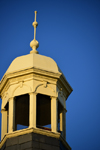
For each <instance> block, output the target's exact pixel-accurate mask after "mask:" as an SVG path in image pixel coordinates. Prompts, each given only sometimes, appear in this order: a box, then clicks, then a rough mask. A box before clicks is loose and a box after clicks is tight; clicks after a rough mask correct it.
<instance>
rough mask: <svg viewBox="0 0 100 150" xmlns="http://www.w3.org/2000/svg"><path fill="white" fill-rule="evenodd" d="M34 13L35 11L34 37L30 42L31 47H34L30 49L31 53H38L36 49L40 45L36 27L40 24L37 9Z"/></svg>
mask: <svg viewBox="0 0 100 150" xmlns="http://www.w3.org/2000/svg"><path fill="white" fill-rule="evenodd" d="M34 13H35V18H34V22H33V23H32V25H33V27H34V39H33V40H32V41H31V42H30V47H31V48H32V50H31V51H30V54H31V53H36V54H38V51H37V50H36V49H37V48H38V47H39V42H38V41H37V40H36V27H37V26H38V23H37V22H36V14H37V11H34Z"/></svg>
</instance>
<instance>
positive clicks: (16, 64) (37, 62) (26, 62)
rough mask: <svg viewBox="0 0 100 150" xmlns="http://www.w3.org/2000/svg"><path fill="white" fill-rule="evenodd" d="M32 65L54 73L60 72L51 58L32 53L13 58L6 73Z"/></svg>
mask: <svg viewBox="0 0 100 150" xmlns="http://www.w3.org/2000/svg"><path fill="white" fill-rule="evenodd" d="M32 67H35V68H38V69H42V70H46V71H51V72H56V73H57V72H61V71H60V70H59V67H58V66H57V64H56V62H55V61H54V60H53V59H52V58H50V57H47V56H43V55H40V54H35V53H32V54H28V55H23V56H20V57H17V58H15V59H14V60H13V61H12V63H11V65H10V66H9V68H8V70H7V71H6V73H11V72H17V71H21V70H24V69H28V68H32Z"/></svg>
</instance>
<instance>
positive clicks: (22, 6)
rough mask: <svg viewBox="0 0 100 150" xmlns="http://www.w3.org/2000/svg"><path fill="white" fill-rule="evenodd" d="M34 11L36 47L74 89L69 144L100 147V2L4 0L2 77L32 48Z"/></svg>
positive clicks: (0, 2)
mask: <svg viewBox="0 0 100 150" xmlns="http://www.w3.org/2000/svg"><path fill="white" fill-rule="evenodd" d="M35 10H37V11H38V14H37V21H38V24H39V25H38V27H37V35H36V38H37V40H38V41H39V45H40V46H39V48H38V51H39V53H40V54H42V55H46V56H49V57H52V58H53V59H54V60H55V61H56V62H57V64H58V66H59V67H60V69H61V70H62V72H63V73H64V75H65V77H66V79H67V81H68V82H69V83H70V85H71V86H72V88H73V92H72V94H71V95H70V96H69V98H68V100H67V102H66V105H67V110H68V112H67V114H66V135H67V138H66V139H67V142H68V143H69V145H70V146H71V147H72V150H100V0H36V1H35V0H9V1H8V0H0V80H1V78H2V77H3V75H4V73H5V72H6V70H7V68H8V67H9V65H10V63H11V62H12V60H13V59H14V58H15V57H18V56H21V55H25V54H28V53H29V52H30V50H31V48H30V46H29V43H30V41H31V40H32V39H33V37H34V32H33V31H34V30H33V27H32V22H33V21H34V11H35ZM0 103H1V100H0Z"/></svg>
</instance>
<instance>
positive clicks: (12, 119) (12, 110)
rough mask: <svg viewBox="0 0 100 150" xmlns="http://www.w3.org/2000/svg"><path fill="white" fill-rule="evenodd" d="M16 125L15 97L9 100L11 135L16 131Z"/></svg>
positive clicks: (9, 127)
mask: <svg viewBox="0 0 100 150" xmlns="http://www.w3.org/2000/svg"><path fill="white" fill-rule="evenodd" d="M14 123H15V106H14V99H13V97H12V98H10V99H9V125H8V132H9V133H11V132H13V130H14Z"/></svg>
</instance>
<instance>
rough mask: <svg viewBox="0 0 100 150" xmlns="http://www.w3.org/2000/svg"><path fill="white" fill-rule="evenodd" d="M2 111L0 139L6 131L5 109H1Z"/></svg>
mask: <svg viewBox="0 0 100 150" xmlns="http://www.w3.org/2000/svg"><path fill="white" fill-rule="evenodd" d="M1 113H2V124H1V139H3V137H4V135H5V134H6V133H7V111H6V110H5V109H2V110H1Z"/></svg>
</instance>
